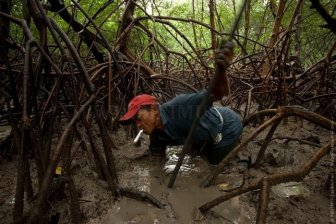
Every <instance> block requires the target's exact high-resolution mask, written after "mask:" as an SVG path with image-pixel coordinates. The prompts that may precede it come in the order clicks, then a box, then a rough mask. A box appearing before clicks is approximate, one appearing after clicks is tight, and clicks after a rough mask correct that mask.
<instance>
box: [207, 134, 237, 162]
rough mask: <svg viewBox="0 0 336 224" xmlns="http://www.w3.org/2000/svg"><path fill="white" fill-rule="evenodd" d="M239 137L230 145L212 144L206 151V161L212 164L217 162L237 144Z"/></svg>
mask: <svg viewBox="0 0 336 224" xmlns="http://www.w3.org/2000/svg"><path fill="white" fill-rule="evenodd" d="M238 142H239V139H238V140H236V141H235V142H234V143H232V144H231V145H227V146H223V147H220V146H217V147H216V146H214V147H212V148H209V149H208V150H207V152H206V157H207V159H208V162H209V163H210V164H212V165H217V164H219V163H220V162H221V161H222V160H223V159H224V158H225V157H226V156H227V155H228V154H229V153H230V152H231V151H232V150H233V149H234V148H235V147H236V146H237V144H238Z"/></svg>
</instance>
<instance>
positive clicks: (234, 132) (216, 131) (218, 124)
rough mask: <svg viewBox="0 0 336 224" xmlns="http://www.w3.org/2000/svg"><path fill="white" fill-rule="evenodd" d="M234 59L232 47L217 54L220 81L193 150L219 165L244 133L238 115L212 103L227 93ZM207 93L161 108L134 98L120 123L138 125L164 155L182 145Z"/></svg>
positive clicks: (152, 99) (184, 96)
mask: <svg viewBox="0 0 336 224" xmlns="http://www.w3.org/2000/svg"><path fill="white" fill-rule="evenodd" d="M231 58H232V46H231V45H229V46H228V47H227V48H224V49H223V50H222V51H221V52H219V53H217V54H216V64H217V72H219V77H218V82H216V83H215V86H214V88H213V92H212V93H211V94H210V99H211V100H209V102H208V103H207V105H206V110H205V113H204V115H203V116H202V117H201V119H200V124H199V125H198V127H197V129H196V133H195V135H194V137H193V147H192V149H193V151H194V152H197V153H199V154H202V155H203V156H204V157H206V158H207V160H208V162H209V163H210V164H218V163H219V162H220V161H221V160H222V159H223V158H224V157H225V156H226V155H227V154H228V153H229V152H230V151H231V150H232V149H233V148H234V146H235V145H236V144H237V142H238V141H239V137H240V135H241V132H242V123H241V120H240V118H239V117H238V115H237V114H236V113H235V112H233V111H232V110H230V109H229V108H226V107H214V106H213V102H214V101H216V100H219V99H221V98H222V97H223V96H224V95H227V94H228V82H227V77H226V76H225V72H224V71H225V67H226V66H227V65H228V62H229V61H230V59H231ZM204 97H208V96H207V92H206V91H205V90H202V91H199V92H197V93H190V94H182V95H179V96H176V97H175V98H173V99H172V100H170V101H168V102H166V103H164V104H162V105H159V103H158V100H157V99H156V98H155V97H154V96H151V95H147V94H142V95H138V96H136V97H134V98H133V99H132V100H131V101H130V103H129V105H128V111H127V113H126V114H125V115H124V116H122V117H121V118H120V122H121V124H128V123H130V122H132V121H133V122H135V123H136V125H137V126H138V128H140V129H143V132H144V133H145V134H148V135H150V151H151V152H159V153H162V154H164V150H165V148H166V146H167V145H182V144H184V141H185V139H186V137H187V135H188V133H189V130H190V128H191V125H192V123H193V121H194V119H195V115H196V110H197V107H198V105H199V104H200V103H201V101H202V99H203V98H204Z"/></svg>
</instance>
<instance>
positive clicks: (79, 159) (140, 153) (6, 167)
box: [0, 119, 335, 224]
mask: <svg viewBox="0 0 336 224" xmlns="http://www.w3.org/2000/svg"><path fill="white" fill-rule="evenodd" d="M0 128H1V129H0V141H1V139H3V138H4V136H5V135H6V133H7V132H8V128H7V129H6V128H5V127H0ZM254 129H255V128H254V127H252V126H248V127H245V128H244V133H243V138H246V137H247V136H248V134H249V133H251V132H252V131H253V130H254ZM6 131H7V132H6ZM266 133H267V131H266V132H264V133H263V134H261V135H260V136H259V137H257V138H256V139H255V140H254V141H252V142H251V143H250V144H249V145H248V146H247V147H246V148H245V149H244V151H243V152H242V153H240V154H239V158H236V159H235V161H233V162H232V164H231V165H230V167H228V168H227V169H226V170H225V171H224V172H223V173H222V174H221V175H220V177H219V178H218V180H217V181H218V184H217V185H216V186H213V187H210V188H200V187H199V185H200V183H201V181H202V180H203V178H204V177H205V176H206V174H207V173H208V172H209V171H210V170H211V169H213V167H210V166H209V165H208V164H207V163H206V162H205V161H203V160H202V159H201V158H199V157H197V156H196V157H192V158H188V159H187V160H186V161H185V164H184V166H183V169H182V172H181V173H180V174H179V175H178V177H177V180H176V182H175V185H174V187H173V188H171V189H170V188H168V187H167V184H168V181H169V178H170V175H169V173H170V172H171V170H172V169H173V167H174V162H176V158H177V153H178V151H179V148H178V147H175V148H169V149H168V150H167V152H166V154H167V157H168V158H167V159H165V158H161V157H157V156H151V155H149V153H148V151H147V147H148V145H147V144H148V139H147V138H146V137H145V136H144V138H143V139H142V145H141V147H134V146H133V144H132V139H130V140H126V137H125V134H124V132H123V131H119V132H118V133H116V134H115V135H114V140H115V142H116V143H117V145H118V146H119V150H114V155H115V158H116V165H117V172H118V176H119V182H120V184H121V186H127V187H132V188H135V189H138V190H142V191H146V192H148V193H150V194H152V195H153V196H154V197H156V198H157V199H158V200H160V201H161V202H162V203H164V204H165V207H164V209H158V208H156V207H154V206H153V205H150V204H148V203H146V202H140V201H136V200H134V199H129V198H125V197H124V198H121V199H120V200H118V201H117V202H114V201H113V198H112V196H111V193H110V192H109V191H108V190H107V184H106V182H104V181H102V180H99V179H98V176H97V174H96V173H95V172H94V171H93V170H92V168H91V166H92V161H90V160H89V159H88V158H89V157H88V156H87V155H86V153H85V152H82V151H81V149H80V148H79V147H77V144H74V147H77V148H76V149H75V150H73V151H74V160H73V163H72V164H73V165H72V173H73V175H74V178H75V184H76V187H77V189H78V193H79V196H80V207H81V213H82V216H83V223H88V224H94V223H103V224H108V223H120V224H123V223H125V224H126V223H142V224H151V223H153V224H154V223H157V224H158V223H167V224H169V223H174V224H175V223H181V224H185V223H214V224H215V223H239V224H240V223H242V224H244V223H255V218H256V211H257V208H258V200H259V192H258V191H253V192H249V193H246V194H244V195H241V196H238V197H235V198H233V199H231V200H229V201H227V202H225V203H222V204H220V205H219V206H217V207H215V208H214V209H213V210H212V211H213V212H211V213H210V214H207V215H205V216H201V215H200V214H197V212H196V210H195V209H196V208H197V207H199V206H201V205H202V204H204V203H206V202H208V201H210V200H212V199H214V198H216V197H218V196H219V195H222V194H225V192H223V191H221V189H229V188H233V187H236V186H239V185H240V184H241V182H242V180H243V176H244V175H246V176H247V180H246V183H248V181H252V180H253V179H254V178H256V177H260V176H261V175H265V174H269V173H274V172H281V171H284V170H288V169H295V167H296V166H298V165H299V164H301V163H302V162H304V161H305V160H306V159H307V158H308V157H309V155H311V154H312V153H313V152H314V151H315V150H316V149H317V148H318V147H317V146H312V145H309V144H303V143H299V142H298V141H287V140H284V139H275V140H273V141H272V142H271V143H270V145H269V147H268V149H267V154H266V156H265V159H264V161H263V164H262V166H261V167H260V168H259V169H250V170H247V166H246V165H245V163H237V161H238V160H239V159H246V158H248V156H251V158H252V161H253V160H254V159H255V157H256V153H257V151H258V149H259V148H260V146H261V144H262V140H263V138H264V137H265V135H266ZM1 136H2V138H1ZM283 136H290V137H295V138H299V139H305V140H307V141H310V142H314V143H315V144H317V145H323V144H325V143H327V142H328V141H329V140H330V138H331V137H332V135H331V132H329V131H326V130H324V129H322V128H320V127H317V126H315V125H313V124H310V123H308V122H304V123H301V122H297V121H295V120H294V119H290V120H289V122H288V124H287V125H285V124H282V125H281V126H280V127H279V128H278V129H277V131H276V133H275V136H274V137H283ZM0 158H1V159H0V177H1V181H0V220H1V223H11V220H12V208H13V202H14V195H15V176H16V159H15V158H16V157H15V156H14V157H13V160H12V161H8V160H7V159H5V158H4V156H2V157H0ZM331 169H332V165H331V156H330V155H328V156H326V157H324V158H323V159H322V160H321V161H320V162H319V163H318V165H317V166H316V167H315V168H314V169H313V171H312V172H311V173H310V174H309V175H308V176H307V177H306V178H305V179H304V181H303V182H300V183H296V182H291V183H288V184H286V185H278V186H276V187H273V188H272V191H271V195H270V203H269V205H268V214H269V215H268V218H267V223H272V224H285V223H305V224H308V223H314V224H317V223H330V221H331V219H332V217H331V216H332V214H333V209H334V208H335V207H334V208H332V204H331V203H330V196H331V193H330V192H328V190H326V187H325V184H326V181H327V177H328V174H329V173H330V171H331ZM31 173H32V175H33V176H35V168H34V166H32V168H31ZM35 189H36V188H35ZM334 189H335V188H334ZM55 213H60V222H59V223H69V206H68V201H67V199H63V200H59V201H57V200H56V201H54V202H53V210H52V211H51V215H52V214H55Z"/></svg>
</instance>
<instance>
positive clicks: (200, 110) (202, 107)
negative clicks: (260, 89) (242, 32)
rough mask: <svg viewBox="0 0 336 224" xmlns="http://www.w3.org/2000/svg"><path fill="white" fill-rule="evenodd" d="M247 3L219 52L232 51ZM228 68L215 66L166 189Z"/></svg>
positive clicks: (188, 149) (220, 45) (222, 42)
mask: <svg viewBox="0 0 336 224" xmlns="http://www.w3.org/2000/svg"><path fill="white" fill-rule="evenodd" d="M247 1H248V0H243V3H242V6H241V8H240V11H239V13H238V15H237V17H236V19H235V21H234V24H233V26H232V29H231V31H230V34H229V37H228V39H227V41H224V40H223V39H222V41H221V44H219V45H218V48H219V50H223V49H224V48H229V50H232V42H231V41H232V39H233V34H234V32H235V31H236V29H237V27H238V24H239V21H240V18H241V16H242V14H243V11H244V8H245V5H246V2H247ZM228 66H229V65H228V64H227V65H226V66H225V67H221V68H220V67H219V66H218V65H216V70H215V76H214V77H213V78H212V79H211V81H210V85H209V88H208V89H207V93H206V95H205V97H204V98H203V100H202V102H201V104H200V105H199V106H198V108H197V111H196V116H195V119H194V121H193V123H192V125H191V128H190V131H189V133H188V136H187V139H186V142H185V144H184V146H183V149H182V152H181V153H180V156H179V159H178V161H177V163H176V166H175V168H174V171H173V173H172V176H171V177H170V180H169V183H168V187H169V188H171V187H173V185H174V182H175V179H176V176H177V174H178V172H179V170H180V167H181V165H182V163H183V160H184V157H185V155H186V154H187V152H189V151H190V149H191V143H192V138H193V136H194V134H195V132H196V128H197V127H198V125H199V121H200V119H201V117H202V116H203V114H204V112H205V108H206V107H205V106H206V105H207V104H208V103H209V102H210V100H211V99H210V93H212V92H213V90H214V87H215V84H216V83H217V82H218V80H219V76H220V75H223V73H222V72H223V71H221V69H224V75H226V74H225V71H226V69H227V67H228ZM228 85H229V84H228ZM227 88H229V86H227Z"/></svg>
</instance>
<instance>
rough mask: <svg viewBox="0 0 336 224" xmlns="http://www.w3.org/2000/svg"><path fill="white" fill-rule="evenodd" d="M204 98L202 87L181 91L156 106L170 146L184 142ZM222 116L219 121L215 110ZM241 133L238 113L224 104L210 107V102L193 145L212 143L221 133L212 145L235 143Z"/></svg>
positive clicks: (204, 92)
mask: <svg viewBox="0 0 336 224" xmlns="http://www.w3.org/2000/svg"><path fill="white" fill-rule="evenodd" d="M204 97H206V90H202V91H199V92H197V93H191V94H182V95H179V96H177V97H175V98H173V99H172V100H170V101H168V102H166V103H164V104H162V105H160V106H159V111H160V117H161V121H162V123H163V125H164V132H165V134H166V135H167V136H168V137H169V138H170V140H171V141H172V142H173V143H174V145H182V144H184V141H185V139H186V138H187V135H188V133H189V130H190V128H191V125H192V123H193V121H194V119H195V114H196V110H197V107H198V105H199V104H200V103H201V101H202V99H203V98H204ZM218 112H219V113H220V114H221V116H222V119H223V122H221V118H220V115H219V113H218ZM241 132H242V123H241V120H240V118H239V116H238V115H237V114H236V113H235V112H234V111H232V110H230V109H229V108H227V107H217V111H216V109H215V108H214V107H213V105H212V102H209V103H208V105H206V111H205V113H204V115H203V116H202V117H201V119H200V124H199V126H198V127H197V129H196V133H195V135H194V137H193V143H194V144H202V143H209V142H213V140H214V139H215V138H216V136H217V135H218V134H219V133H221V134H222V138H221V140H220V141H219V142H218V143H217V144H216V145H217V146H216V147H218V146H223V147H224V146H227V145H230V144H232V143H233V142H235V141H236V140H237V139H238V137H239V136H240V134H241Z"/></svg>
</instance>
